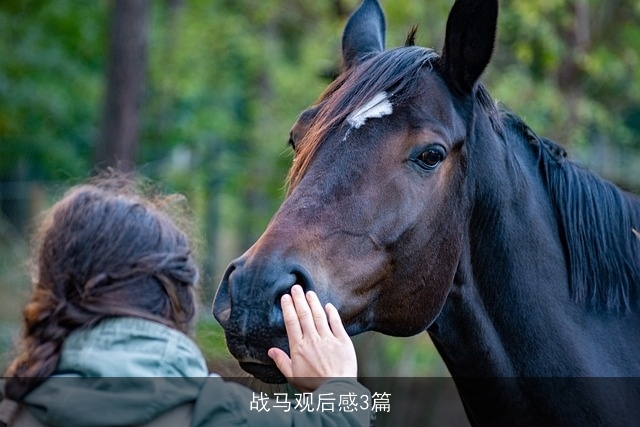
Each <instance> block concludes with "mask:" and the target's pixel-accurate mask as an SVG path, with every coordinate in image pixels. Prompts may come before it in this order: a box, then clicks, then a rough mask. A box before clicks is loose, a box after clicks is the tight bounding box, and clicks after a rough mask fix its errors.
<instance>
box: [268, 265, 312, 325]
mask: <svg viewBox="0 0 640 427" xmlns="http://www.w3.org/2000/svg"><path fill="white" fill-rule="evenodd" d="M296 284H297V285H300V286H301V287H302V290H303V291H304V292H307V291H310V290H313V288H314V287H313V282H312V280H311V276H309V273H307V272H306V271H305V270H303V269H301V268H295V269H293V271H292V272H291V273H289V274H286V275H284V276H282V277H281V278H280V280H278V281H277V282H276V284H275V286H274V288H275V292H274V301H273V309H272V310H271V319H270V320H271V324H272V325H278V326H280V327H284V319H283V317H282V305H281V304H280V300H281V298H282V296H283V295H285V294H289V293H290V292H291V287H292V286H293V285H296Z"/></svg>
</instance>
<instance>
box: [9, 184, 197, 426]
mask: <svg viewBox="0 0 640 427" xmlns="http://www.w3.org/2000/svg"><path fill="white" fill-rule="evenodd" d="M35 248H36V252H35V255H34V261H35V263H34V264H35V265H34V278H33V285H34V289H33V293H32V295H31V298H30V301H29V302H28V303H27V305H26V307H25V309H24V313H23V315H24V324H23V327H24V331H23V336H22V339H21V341H20V343H19V346H18V355H17V357H16V358H15V359H14V360H13V362H12V363H11V364H10V366H9V368H8V369H7V371H6V372H5V376H6V377H8V378H7V381H6V384H5V390H4V391H5V396H4V397H5V398H6V399H9V400H13V401H16V402H20V401H21V400H23V399H24V397H25V396H26V395H27V394H28V393H29V392H30V391H31V390H33V389H34V388H35V387H37V385H39V384H40V383H41V382H42V381H44V379H46V377H48V376H50V375H51V374H52V373H53V372H54V371H55V369H56V366H57V364H58V361H59V358H60V351H61V348H62V344H63V342H64V340H65V339H66V338H67V337H68V336H69V334H70V333H71V332H72V331H74V330H75V329H78V328H87V327H91V326H93V325H95V324H96V323H98V322H99V321H101V320H102V319H105V318H110V317H118V316H134V317H141V318H145V319H150V320H154V321H158V322H161V323H163V324H165V325H168V326H170V327H173V328H175V329H178V330H180V331H182V332H184V333H187V334H191V332H192V330H193V326H194V325H193V323H194V320H195V316H196V306H197V297H196V285H197V282H198V275H199V273H198V269H197V266H196V263H195V260H194V258H193V254H192V249H191V245H190V242H189V239H188V237H187V235H186V234H185V233H184V232H183V231H181V230H180V229H179V228H178V227H177V226H176V225H175V223H174V221H172V219H171V218H170V216H169V215H168V214H166V213H164V212H163V210H162V209H161V208H160V207H159V204H158V203H154V202H151V201H150V200H149V199H146V198H144V197H142V196H140V195H138V193H137V190H136V188H135V184H133V182H132V181H129V180H126V179H124V178H111V179H106V180H101V181H98V182H97V183H93V184H87V185H81V186H78V187H75V188H72V189H71V190H70V191H68V192H67V194H66V195H65V196H64V197H63V198H62V199H61V200H60V201H59V202H58V203H56V204H55V205H54V206H53V207H52V208H51V209H50V210H49V212H48V215H47V216H46V218H45V220H44V221H43V223H42V226H41V227H40V229H39V231H38V233H37V235H36V244H35ZM0 425H1V423H0Z"/></svg>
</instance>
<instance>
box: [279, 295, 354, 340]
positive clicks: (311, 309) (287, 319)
mask: <svg viewBox="0 0 640 427" xmlns="http://www.w3.org/2000/svg"><path fill="white" fill-rule="evenodd" d="M281 306H282V314H283V317H284V324H285V328H286V330H287V335H288V336H289V344H290V345H291V344H292V343H293V342H295V341H299V340H300V339H302V338H303V337H304V335H308V334H312V333H316V334H318V335H321V336H324V335H326V334H330V333H332V331H333V334H334V335H336V336H338V334H340V335H342V336H348V335H347V333H346V331H345V330H344V327H343V326H342V321H341V320H340V316H339V314H338V310H337V309H336V308H335V307H334V306H333V305H331V304H328V305H327V308H326V313H325V309H323V308H322V304H321V303H320V300H319V299H318V295H316V293H315V292H313V291H309V292H307V293H306V294H305V293H304V291H303V290H302V287H301V286H300V285H294V286H293V287H292V288H291V296H289V295H283V296H282V299H281ZM327 315H329V316H330V317H329V320H327ZM330 326H331V327H330Z"/></svg>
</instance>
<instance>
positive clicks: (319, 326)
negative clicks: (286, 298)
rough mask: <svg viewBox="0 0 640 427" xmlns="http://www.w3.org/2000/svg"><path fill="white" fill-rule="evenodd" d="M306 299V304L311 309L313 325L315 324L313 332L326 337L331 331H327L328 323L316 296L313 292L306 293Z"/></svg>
mask: <svg viewBox="0 0 640 427" xmlns="http://www.w3.org/2000/svg"><path fill="white" fill-rule="evenodd" d="M306 297H307V303H308V304H309V307H310V308H311V314H312V316H313V323H314V324H315V330H316V331H317V332H318V334H320V335H326V334H328V333H331V330H330V329H329V323H328V322H327V315H326V314H325V312H324V310H323V309H322V304H320V300H319V299H318V295H316V293H315V292H313V291H309V292H307V294H306ZM303 333H304V331H303Z"/></svg>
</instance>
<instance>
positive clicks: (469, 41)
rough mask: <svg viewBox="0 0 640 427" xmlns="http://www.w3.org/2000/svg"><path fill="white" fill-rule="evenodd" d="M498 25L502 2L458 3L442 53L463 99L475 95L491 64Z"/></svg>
mask: <svg viewBox="0 0 640 427" xmlns="http://www.w3.org/2000/svg"><path fill="white" fill-rule="evenodd" d="M497 22H498V0H456V2H455V4H454V5H453V8H451V12H450V13H449V18H448V20H447V30H446V35H445V40H444V48H443V51H442V60H441V61H442V64H443V67H444V74H445V76H446V78H447V79H448V80H449V83H450V84H451V85H452V86H453V88H454V89H455V90H457V91H459V92H460V93H461V94H463V95H469V94H471V93H472V92H473V89H474V87H475V84H476V82H477V81H478V79H479V78H480V75H481V74H482V72H483V71H484V69H485V68H486V66H487V64H489V61H490V60H491V54H492V53H493V48H494V44H495V38H496V25H497Z"/></svg>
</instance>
